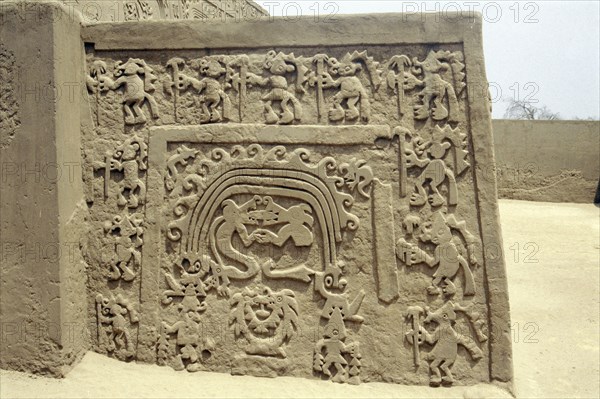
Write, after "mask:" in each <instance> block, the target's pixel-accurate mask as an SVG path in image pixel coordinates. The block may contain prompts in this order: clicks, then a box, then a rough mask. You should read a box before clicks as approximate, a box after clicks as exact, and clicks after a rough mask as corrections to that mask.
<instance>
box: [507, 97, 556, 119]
mask: <svg viewBox="0 0 600 399" xmlns="http://www.w3.org/2000/svg"><path fill="white" fill-rule="evenodd" d="M505 102H506V103H508V106H507V107H506V111H505V112H504V118H505V119H525V120H530V121H531V120H546V121H553V120H559V119H560V115H559V114H558V113H557V112H552V111H551V110H550V109H548V107H546V106H545V105H544V106H542V107H537V106H535V105H534V104H532V103H531V102H529V101H520V100H515V99H513V98H509V99H506V100H505Z"/></svg>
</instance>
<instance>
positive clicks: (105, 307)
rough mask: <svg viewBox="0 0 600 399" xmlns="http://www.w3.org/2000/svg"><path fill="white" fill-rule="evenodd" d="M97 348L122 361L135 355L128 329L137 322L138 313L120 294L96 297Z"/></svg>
mask: <svg viewBox="0 0 600 399" xmlns="http://www.w3.org/2000/svg"><path fill="white" fill-rule="evenodd" d="M96 315H97V326H98V346H99V348H100V349H101V350H104V351H106V352H108V353H113V354H114V355H115V356H117V357H118V358H121V359H123V360H125V359H127V358H131V357H132V356H133V355H134V354H135V346H134V341H133V339H132V333H131V331H130V328H132V325H133V324H137V323H138V321H139V317H138V312H137V311H136V310H135V308H134V307H133V306H132V305H131V303H130V302H129V301H128V300H127V299H125V298H123V296H121V295H120V294H119V295H117V296H116V297H112V296H111V297H110V298H106V297H104V296H102V294H98V295H97V296H96Z"/></svg>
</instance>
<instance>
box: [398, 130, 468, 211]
mask: <svg viewBox="0 0 600 399" xmlns="http://www.w3.org/2000/svg"><path fill="white" fill-rule="evenodd" d="M397 131H398V132H400V151H401V154H402V157H403V160H404V162H403V164H402V165H400V167H401V168H403V169H410V168H419V169H421V173H420V175H419V177H417V178H416V179H415V182H414V191H413V193H412V194H411V196H410V204H411V205H412V206H422V205H425V203H426V202H429V203H430V204H431V206H433V207H439V206H442V205H446V204H447V205H451V206H454V205H456V204H457V203H458V189H457V186H456V176H457V175H460V174H462V173H463V172H464V171H465V170H466V169H467V168H468V167H469V166H470V165H469V163H468V161H467V160H466V157H467V155H468V151H467V135H466V134H465V133H463V132H461V131H460V130H459V128H455V129H452V128H451V127H450V126H448V125H446V126H445V127H444V128H441V127H439V126H435V127H434V128H433V132H432V135H431V139H430V140H426V139H425V138H423V137H422V136H421V135H420V134H419V133H417V132H411V131H408V130H406V129H399V130H397ZM407 139H408V140H407ZM450 152H452V156H450V155H449V154H450ZM449 165H452V166H449ZM401 176H402V179H403V181H401V185H402V186H403V187H406V186H407V185H408V183H407V181H406V180H405V179H406V173H405V172H404V173H401ZM445 182H447V189H448V190H447V191H448V198H447V199H446V198H445V197H444V196H443V195H442V194H441V193H440V187H441V186H442V184H443V183H445ZM425 186H429V189H430V190H431V194H428V192H427V191H426V190H425Z"/></svg>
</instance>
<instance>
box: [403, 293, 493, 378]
mask: <svg viewBox="0 0 600 399" xmlns="http://www.w3.org/2000/svg"><path fill="white" fill-rule="evenodd" d="M455 310H458V309H455V304H454V303H453V302H451V301H449V302H446V303H445V304H444V305H443V306H442V307H441V308H439V309H438V310H436V311H435V312H432V311H430V310H429V309H428V308H426V309H424V312H425V313H426V317H425V319H424V320H423V321H422V323H418V324H413V325H419V327H418V328H419V330H418V331H409V332H408V333H406V335H405V338H406V340H407V341H408V342H409V343H410V344H411V345H414V343H415V340H416V342H417V343H418V345H423V344H425V343H427V344H429V345H433V349H432V350H431V351H430V352H429V353H428V354H427V355H426V356H425V360H427V361H428V362H429V369H430V373H431V375H430V379H429V384H430V385H431V386H434V387H437V386H439V385H440V384H443V385H452V384H453V383H454V376H453V375H452V371H451V368H452V365H453V364H454V362H455V361H456V357H457V354H458V346H459V345H461V346H463V347H464V348H465V349H466V350H467V351H468V352H469V354H470V355H471V358H472V359H473V360H479V359H481V358H482V357H483V352H482V350H481V349H480V348H479V347H478V346H477V344H476V343H475V341H474V340H473V339H472V338H470V337H467V336H466V335H462V334H459V333H458V332H457V331H456V330H455V329H454V324H455V322H456V319H457V315H456V311H455ZM411 317H420V316H419V315H418V313H415V314H413V315H412V316H411ZM413 323H414V318H413ZM422 324H425V325H427V324H436V325H437V326H436V327H435V330H434V331H433V332H429V331H428V330H427V329H426V328H425V327H424V326H423V325H422ZM442 372H443V374H444V375H443V376H442Z"/></svg>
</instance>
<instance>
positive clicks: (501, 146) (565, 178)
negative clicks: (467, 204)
mask: <svg viewBox="0 0 600 399" xmlns="http://www.w3.org/2000/svg"><path fill="white" fill-rule="evenodd" d="M493 127H494V144H495V152H496V176H497V179H498V196H499V197H500V198H511V199H520V200H529V201H548V202H580V203H591V202H593V200H594V194H595V192H596V187H597V185H598V178H599V176H600V122H598V121H521V120H494V121H493Z"/></svg>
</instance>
